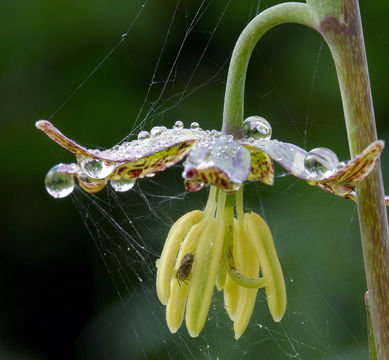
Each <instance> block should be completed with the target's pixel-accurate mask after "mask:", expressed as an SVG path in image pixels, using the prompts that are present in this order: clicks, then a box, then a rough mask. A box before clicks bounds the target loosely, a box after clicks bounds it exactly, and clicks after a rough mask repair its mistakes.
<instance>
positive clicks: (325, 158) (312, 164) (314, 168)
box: [304, 147, 339, 177]
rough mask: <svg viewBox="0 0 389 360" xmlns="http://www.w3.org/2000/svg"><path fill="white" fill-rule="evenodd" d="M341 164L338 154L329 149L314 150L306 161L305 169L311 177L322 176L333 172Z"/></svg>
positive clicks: (307, 156)
mask: <svg viewBox="0 0 389 360" xmlns="http://www.w3.org/2000/svg"><path fill="white" fill-rule="evenodd" d="M338 164H339V160H338V157H337V156H336V154H335V153H334V152H333V151H332V150H330V149H327V148H324V147H319V148H315V149H312V150H311V151H310V152H309V153H308V154H307V155H306V156H305V159H304V166H305V169H306V170H307V171H308V172H309V173H310V175H311V176H313V177H315V176H320V175H323V174H324V173H325V172H327V171H333V170H334V169H336V168H337V166H338Z"/></svg>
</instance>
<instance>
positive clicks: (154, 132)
mask: <svg viewBox="0 0 389 360" xmlns="http://www.w3.org/2000/svg"><path fill="white" fill-rule="evenodd" d="M165 130H166V127H165V126H154V127H153V128H152V129H151V131H150V135H151V136H159V135H161V134H162V133H163V132H164V131H165Z"/></svg>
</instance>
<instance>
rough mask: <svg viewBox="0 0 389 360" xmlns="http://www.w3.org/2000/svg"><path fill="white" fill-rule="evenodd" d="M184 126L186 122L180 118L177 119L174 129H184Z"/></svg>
mask: <svg viewBox="0 0 389 360" xmlns="http://www.w3.org/2000/svg"><path fill="white" fill-rule="evenodd" d="M183 127H184V123H183V122H182V121H180V120H178V121H176V122H175V124H174V126H173V129H182V128H183Z"/></svg>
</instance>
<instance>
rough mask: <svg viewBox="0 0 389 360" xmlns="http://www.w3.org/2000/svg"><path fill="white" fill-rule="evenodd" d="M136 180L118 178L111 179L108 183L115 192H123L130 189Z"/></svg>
mask: <svg viewBox="0 0 389 360" xmlns="http://www.w3.org/2000/svg"><path fill="white" fill-rule="evenodd" d="M135 182H136V178H133V179H119V180H111V181H110V182H109V183H110V184H111V186H112V188H113V189H114V190H115V191H117V192H124V191H128V190H131V189H132V188H133V187H134V185H135Z"/></svg>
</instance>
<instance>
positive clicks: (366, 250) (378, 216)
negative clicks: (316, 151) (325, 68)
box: [309, 0, 389, 360]
mask: <svg viewBox="0 0 389 360" xmlns="http://www.w3.org/2000/svg"><path fill="white" fill-rule="evenodd" d="M331 1H332V3H334V4H336V3H338V4H340V5H341V9H342V12H341V13H340V14H337V13H336V12H335V13H334V12H330V13H326V8H324V7H323V6H320V5H321V3H323V2H325V0H310V1H309V6H310V9H311V11H312V13H314V14H315V17H316V18H317V19H318V21H319V32H320V33H321V34H322V36H323V37H324V39H325V40H326V42H327V44H328V46H329V48H330V50H331V53H332V57H333V59H334V62H335V66H336V71H337V74H338V81H339V87H340V92H341V95H342V102H343V110H344V117H345V121H346V127H347V136H348V140H349V147H350V152H351V156H352V157H354V156H355V155H356V154H359V153H361V152H362V150H363V149H365V148H366V147H367V146H368V145H369V144H371V143H372V142H374V141H375V140H377V132H376V127H375V119H374V109H373V101H372V96H371V89H370V80H369V73H368V67H367V59H366V51H365V45H364V41H363V31H362V23H361V16H360V13H359V4H358V0H337V1H335V0H331ZM356 190H357V204H358V214H359V227H360V232H361V241H362V250H363V257H364V262H365V271H366V280H367V287H368V291H369V309H370V311H371V320H372V323H373V329H374V337H375V341H376V348H377V355H378V359H380V360H383V359H389V306H388V294H389V232H388V220H387V214H386V207H385V195H384V188H383V182H382V173H381V168H380V163H379V162H378V163H377V165H376V167H375V169H374V170H373V171H372V173H371V174H370V175H369V176H368V177H367V178H366V179H365V180H364V181H362V182H361V183H360V184H359V185H358V186H357V188H356Z"/></svg>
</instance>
